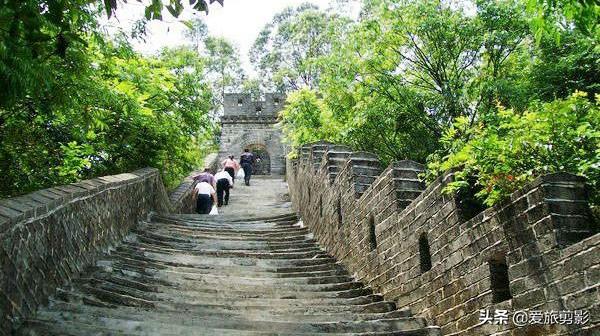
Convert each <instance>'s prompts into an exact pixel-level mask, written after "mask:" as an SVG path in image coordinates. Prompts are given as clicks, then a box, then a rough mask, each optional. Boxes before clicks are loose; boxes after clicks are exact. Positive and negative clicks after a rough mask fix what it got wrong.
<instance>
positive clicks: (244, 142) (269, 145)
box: [219, 93, 286, 175]
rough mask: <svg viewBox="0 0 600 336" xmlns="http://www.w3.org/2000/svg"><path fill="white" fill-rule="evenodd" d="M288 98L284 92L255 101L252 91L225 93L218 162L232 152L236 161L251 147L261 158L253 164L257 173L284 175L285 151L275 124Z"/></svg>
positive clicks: (268, 94)
mask: <svg viewBox="0 0 600 336" xmlns="http://www.w3.org/2000/svg"><path fill="white" fill-rule="evenodd" d="M285 98H286V97H285V95H283V94H276V93H267V94H265V100H263V101H253V100H252V98H251V96H250V95H249V94H240V93H226V94H225V100H224V110H225V111H224V112H225V113H224V115H223V117H221V146H220V149H219V162H221V161H222V160H224V159H225V158H226V157H227V155H229V154H233V155H235V157H236V160H237V159H239V156H240V154H241V153H242V152H243V151H244V149H246V148H248V149H250V151H251V152H253V153H254V154H255V155H256V156H257V157H258V158H260V161H259V162H257V164H256V166H255V167H254V168H255V169H254V173H255V174H257V175H270V174H276V175H282V174H284V170H285V151H284V148H283V144H282V142H281V140H282V134H281V130H280V129H279V128H278V127H277V126H276V123H277V114H278V113H279V111H281V109H282V108H283V105H284V103H285Z"/></svg>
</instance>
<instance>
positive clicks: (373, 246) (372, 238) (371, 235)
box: [369, 214, 377, 251]
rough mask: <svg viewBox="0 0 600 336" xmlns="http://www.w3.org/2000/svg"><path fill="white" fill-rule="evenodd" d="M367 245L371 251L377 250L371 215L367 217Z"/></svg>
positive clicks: (373, 219) (373, 220)
mask: <svg viewBox="0 0 600 336" xmlns="http://www.w3.org/2000/svg"><path fill="white" fill-rule="evenodd" d="M369 245H370V246H371V251H374V250H375V249H376V248H377V235H376V234H375V217H374V216H373V215H372V214H371V215H370V216H369Z"/></svg>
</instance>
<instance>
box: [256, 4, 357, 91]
mask: <svg viewBox="0 0 600 336" xmlns="http://www.w3.org/2000/svg"><path fill="white" fill-rule="evenodd" d="M347 24H348V19H345V18H342V17H339V16H337V15H335V14H334V15H329V14H327V13H324V12H322V11H319V10H318V7H316V6H314V5H311V4H308V3H306V4H303V5H300V6H299V7H297V8H292V7H290V8H287V9H285V10H284V11H282V12H281V13H278V14H277V15H275V17H274V18H273V20H272V21H271V22H270V23H269V24H267V25H266V26H265V27H264V29H263V30H262V31H261V32H260V34H259V36H258V38H257V39H256V41H255V42H254V45H253V47H252V50H251V51H250V59H251V60H252V62H253V63H254V65H255V67H256V68H257V70H258V71H259V72H260V75H261V77H262V78H264V80H265V86H266V87H267V88H268V89H269V90H277V91H282V92H283V91H288V90H297V89H300V88H303V87H308V88H316V87H317V86H318V83H319V75H320V73H321V68H320V67H319V66H318V65H317V64H316V59H317V58H318V57H320V56H323V55H326V54H327V53H328V52H329V50H330V49H331V44H332V41H334V40H335V39H339V38H342V36H343V34H344V32H345V27H346V26H347Z"/></svg>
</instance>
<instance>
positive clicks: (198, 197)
mask: <svg viewBox="0 0 600 336" xmlns="http://www.w3.org/2000/svg"><path fill="white" fill-rule="evenodd" d="M193 195H194V201H195V202H196V212H197V213H199V214H203V215H206V214H208V213H210V210H211V209H212V206H213V204H214V203H215V201H216V195H215V189H213V187H212V185H210V183H208V182H200V183H198V184H196V186H195V187H194V193H193Z"/></svg>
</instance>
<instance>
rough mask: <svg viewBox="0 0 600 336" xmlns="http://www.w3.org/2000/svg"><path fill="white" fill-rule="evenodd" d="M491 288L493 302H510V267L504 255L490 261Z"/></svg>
mask: <svg viewBox="0 0 600 336" xmlns="http://www.w3.org/2000/svg"><path fill="white" fill-rule="evenodd" d="M488 265H489V267H490V287H491V289H492V301H493V302H494V303H498V302H502V301H506V300H510V299H511V298H512V295H511V293H510V279H509V278H508V265H506V257H505V256H504V255H502V256H500V257H497V258H495V259H492V260H489V261H488Z"/></svg>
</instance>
